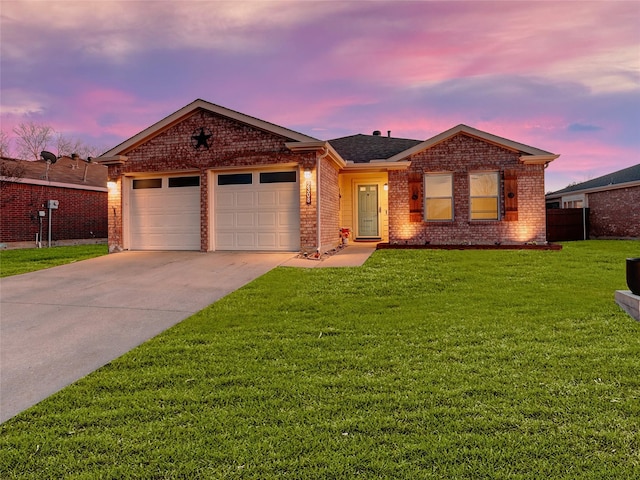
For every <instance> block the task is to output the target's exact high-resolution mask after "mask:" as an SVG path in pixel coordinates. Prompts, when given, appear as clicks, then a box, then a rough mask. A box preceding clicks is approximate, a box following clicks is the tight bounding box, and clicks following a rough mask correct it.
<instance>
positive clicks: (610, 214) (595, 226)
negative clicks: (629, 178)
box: [588, 186, 640, 239]
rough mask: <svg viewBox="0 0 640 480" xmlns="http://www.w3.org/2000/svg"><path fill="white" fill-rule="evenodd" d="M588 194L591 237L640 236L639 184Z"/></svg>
mask: <svg viewBox="0 0 640 480" xmlns="http://www.w3.org/2000/svg"><path fill="white" fill-rule="evenodd" d="M588 196H589V197H588V198H589V199H588V202H589V210H590V211H589V221H590V230H589V235H590V237H591V238H634V239H635V238H640V186H637V187H629V188H618V189H615V190H606V191H602V192H593V193H589V194H588Z"/></svg>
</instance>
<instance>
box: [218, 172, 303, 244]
mask: <svg viewBox="0 0 640 480" xmlns="http://www.w3.org/2000/svg"><path fill="white" fill-rule="evenodd" d="M297 175H298V172H297V171H296V170H291V171H264V172H259V171H254V172H233V173H217V174H216V175H215V182H214V183H215V185H214V189H215V227H214V232H215V242H216V247H215V248H216V250H280V251H296V250H299V249H300V190H299V187H298V178H297Z"/></svg>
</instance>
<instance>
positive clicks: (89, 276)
mask: <svg viewBox="0 0 640 480" xmlns="http://www.w3.org/2000/svg"><path fill="white" fill-rule="evenodd" d="M374 250H375V245H374V244H364V245H358V244H356V245H350V246H348V247H346V248H344V249H341V250H340V251H339V252H338V253H336V254H335V255H332V256H328V257H325V258H323V259H321V260H308V259H304V258H297V255H294V254H292V253H247V252H212V253H200V252H122V253H118V254H113V255H107V256H104V257H98V258H94V259H91V260H85V261H82V262H78V263H74V264H70V265H63V266H59V267H55V268H50V269H47V270H40V271H38V272H33V273H27V274H24V275H17V276H14V277H7V278H3V279H0V423H1V422H4V421H6V420H8V419H9V418H11V417H13V416H15V415H17V414H18V413H20V412H21V411H23V410H25V409H27V408H29V407H31V406H33V405H35V404H36V403H38V402H39V401H41V400H43V399H45V398H46V397H48V396H49V395H51V394H53V393H55V392H57V391H58V390H60V389H62V388H64V387H65V386H67V385H69V384H71V383H73V382H75V381H76V380H78V379H80V378H82V377H84V376H85V375H87V374H89V373H91V372H93V371H94V370H96V369H98V368H100V367H101V366H103V365H105V364H107V363H108V362H110V361H112V360H114V359H116V358H117V357H119V356H121V355H123V354H124V353H126V352H128V351H129V350H131V349H133V348H134V347H136V346H137V345H140V344H141V343H143V342H145V341H146V340H148V339H150V338H152V337H154V336H156V335H158V334H159V333H161V332H162V331H164V330H166V329H167V328H169V327H171V326H173V325H175V324H176V323H178V322H180V321H182V320H184V319H185V318H187V317H189V316H191V315H192V314H193V313H195V312H198V311H200V310H202V309H203V308H205V307H206V306H208V305H210V304H212V303H213V302H215V301H216V300H218V299H220V298H222V297H223V296H225V295H227V294H228V293H231V292H232V291H234V290H236V289H238V288H240V287H241V286H243V285H245V284H246V283H249V282H250V281H251V280H253V279H255V278H257V277H259V276H261V275H263V274H264V273H266V272H268V271H269V270H271V269H272V268H274V267H276V266H279V265H282V266H289V267H301V268H326V267H353V266H359V265H362V264H363V263H364V262H365V261H366V259H367V258H369V256H370V255H371V254H372V253H373V252H374Z"/></svg>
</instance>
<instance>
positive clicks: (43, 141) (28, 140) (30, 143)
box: [13, 121, 54, 160]
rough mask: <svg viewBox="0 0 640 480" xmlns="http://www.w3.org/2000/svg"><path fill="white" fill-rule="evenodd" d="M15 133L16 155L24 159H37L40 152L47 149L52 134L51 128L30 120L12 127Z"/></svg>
mask: <svg viewBox="0 0 640 480" xmlns="http://www.w3.org/2000/svg"><path fill="white" fill-rule="evenodd" d="M13 133H15V134H16V147H17V151H18V156H19V157H21V158H23V159H25V160H38V159H39V158H40V152H42V151H43V150H46V149H47V145H48V144H49V142H50V141H51V137H52V136H53V133H54V132H53V129H52V128H51V127H50V126H48V125H40V124H37V123H34V122H32V121H29V122H26V123H20V124H19V125H18V126H17V127H15V128H14V129H13Z"/></svg>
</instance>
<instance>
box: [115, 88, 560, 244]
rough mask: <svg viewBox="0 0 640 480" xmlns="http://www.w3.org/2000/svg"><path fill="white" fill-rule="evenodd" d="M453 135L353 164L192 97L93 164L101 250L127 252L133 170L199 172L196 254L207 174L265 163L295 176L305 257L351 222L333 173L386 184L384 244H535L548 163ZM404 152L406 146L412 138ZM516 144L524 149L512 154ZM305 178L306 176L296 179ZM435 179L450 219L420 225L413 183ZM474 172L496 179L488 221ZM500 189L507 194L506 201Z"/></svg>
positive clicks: (206, 226) (206, 236) (533, 152)
mask: <svg viewBox="0 0 640 480" xmlns="http://www.w3.org/2000/svg"><path fill="white" fill-rule="evenodd" d="M456 128H464V131H459V130H458V131H457V133H456V132H454V133H452V134H451V136H449V137H447V138H446V139H445V138H444V137H443V139H442V140H438V141H439V143H434V144H429V146H426V147H424V150H421V151H418V150H411V151H407V155H410V154H411V152H414V153H413V154H412V155H411V156H410V157H408V158H407V157H404V156H401V155H402V154H403V153H404V151H400V152H396V153H394V154H393V155H392V154H391V153H387V157H379V156H373V157H371V163H367V162H364V163H357V164H356V163H351V162H347V158H346V157H345V158H342V157H341V155H342V154H337V153H336V151H335V149H333V147H331V146H330V144H327V142H322V141H319V140H316V139H314V138H311V137H307V136H305V135H302V134H299V133H296V132H293V131H291V130H287V129H285V128H283V127H278V126H277V125H273V124H268V123H267V122H263V121H262V120H259V119H255V118H254V117H248V116H246V115H243V114H239V113H238V112H233V111H230V110H227V109H223V108H222V107H218V106H215V105H213V104H209V103H207V102H204V101H202V100H197V101H195V102H194V103H193V104H190V105H188V106H187V107H185V108H184V109H181V110H179V111H178V112H176V113H174V114H173V115H171V116H169V117H167V118H166V119H165V120H163V121H161V122H158V124H156V125H155V126H152V127H150V128H149V129H147V130H146V131H144V132H141V133H140V134H138V135H136V136H134V137H132V138H131V139H129V140H127V141H126V142H124V143H123V144H122V145H121V146H120V147H116V148H114V149H113V150H111V151H110V152H109V153H108V155H107V154H105V156H104V157H103V158H104V163H105V164H107V165H109V180H110V181H111V182H110V183H111V188H112V190H111V191H110V194H109V208H108V212H109V215H108V218H109V248H110V251H116V250H120V249H123V248H128V245H127V228H128V227H127V221H128V220H127V218H126V215H127V214H128V212H127V208H128V207H127V205H126V204H124V203H123V202H126V201H127V191H126V190H125V191H122V189H123V187H124V188H125V189H126V188H128V180H126V181H125V180H124V179H125V177H127V176H133V175H137V174H142V173H155V174H174V173H186V172H189V173H192V174H195V173H199V175H200V194H201V198H200V234H201V235H200V238H201V241H200V249H201V250H202V251H207V250H209V249H211V248H213V245H214V243H213V242H212V236H213V233H214V232H212V231H211V229H212V225H213V224H212V220H213V212H211V211H209V210H210V209H211V208H212V205H213V202H212V198H211V195H212V193H213V191H214V190H215V187H212V186H211V185H210V182H211V180H212V178H213V176H212V172H219V171H224V170H234V169H236V170H243V169H251V170H254V169H260V168H272V167H274V166H275V167H278V166H281V168H283V169H291V168H297V169H298V178H299V187H300V192H299V193H300V196H299V199H300V201H299V203H300V205H299V208H300V249H301V250H302V251H303V252H306V253H315V252H316V251H320V253H323V252H325V251H327V250H329V249H331V248H333V247H335V246H336V245H337V244H339V243H340V237H339V229H340V227H343V226H345V225H341V224H340V222H341V221H343V222H344V221H348V222H350V223H349V225H350V226H351V228H353V227H354V226H355V225H356V224H357V218H356V217H357V208H356V206H355V204H354V203H353V202H354V199H353V198H351V199H350V201H349V209H350V211H349V212H343V211H341V210H340V208H341V197H340V195H341V192H340V189H341V187H342V188H343V189H345V188H346V189H348V190H349V193H348V194H347V196H348V197H352V196H353V195H355V192H353V191H352V189H354V188H355V186H354V185H352V184H351V183H349V182H347V183H346V184H344V181H342V182H341V176H346V177H347V178H349V179H351V180H353V179H355V178H375V183H376V185H378V187H379V188H384V185H385V184H386V183H387V178H388V191H386V190H384V192H385V193H384V198H383V199H382V200H380V198H382V197H380V198H379V205H378V208H379V211H380V212H381V213H382V214H383V215H384V221H383V222H382V223H381V225H382V229H383V232H382V235H381V236H382V237H385V238H387V229H388V239H389V242H390V243H396V244H407V245H419V244H425V243H432V244H493V243H498V242H499V243H524V242H540V243H544V242H545V234H546V232H545V229H546V225H545V199H544V162H545V161H552V160H553V159H554V158H555V157H557V156H554V154H551V153H549V152H544V151H542V150H538V149H532V148H530V147H527V146H525V145H521V144H516V143H515V142H511V141H508V140H505V139H502V140H504V141H505V143H502V141H501V140H500V139H499V138H498V137H494V136H491V135H489V134H485V133H484V132H479V131H475V132H479V133H478V135H475V134H474V133H473V131H474V129H471V128H470V127H466V126H463V125H461V126H458V127H456ZM445 133H446V132H445ZM199 134H206V135H210V137H208V147H209V148H204V147H202V145H201V147H202V148H194V144H193V139H194V136H196V137H197V136H198V135H199ZM434 138H436V137H434ZM382 144H383V142H378V143H377V144H376V145H379V146H380V145H382ZM406 145H407V147H409V146H410V145H416V144H415V142H414V141H412V142H410V144H406ZM365 147H366V146H365ZM521 147H522V148H523V149H524V150H519V148H521ZM358 148H360V147H358ZM363 148H364V147H363ZM385 148H386V147H385ZM365 150H366V148H365ZM523 152H524V153H523ZM109 155H115V156H109ZM389 155H392V156H389ZM521 155H525V156H526V155H529V156H534V157H536V160H535V162H539V163H534V164H530V165H525V164H524V163H523V162H522V161H521V160H520V158H521ZM380 159H383V160H384V159H386V161H384V162H380V161H379V160H380ZM546 159H548V160H546ZM374 160H375V161H374ZM396 160H401V161H397V162H396ZM387 161H388V163H387ZM409 161H410V162H411V163H410V164H409ZM306 171H309V173H310V177H309V178H305V175H304V174H305V172H306ZM436 172H451V173H452V174H453V189H454V219H453V220H452V221H448V222H425V221H424V185H423V180H422V179H423V177H424V174H425V173H436ZM474 172H497V173H498V174H499V178H500V186H499V215H498V216H499V218H498V220H493V221H470V214H469V205H470V199H469V175H470V174H471V173H474ZM363 175H365V176H364V177H363ZM367 175H368V177H367ZM372 175H373V176H372ZM343 178H344V177H343ZM416 179H417V180H416ZM507 188H508V189H509V193H510V194H511V195H507V193H506V191H507ZM410 189H411V190H412V192H411V194H410V192H409V190H410ZM513 194H515V199H514V198H513ZM412 196H414V197H415V198H414V199H412V198H411V197H412ZM387 197H388V203H387ZM506 198H508V199H506ZM381 201H382V203H380V202H381ZM387 205H388V208H387ZM383 207H384V212H382V209H383ZM123 216H124V218H123ZM387 219H388V220H387ZM349 225H347V226H349ZM387 226H388V227H387Z"/></svg>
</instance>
